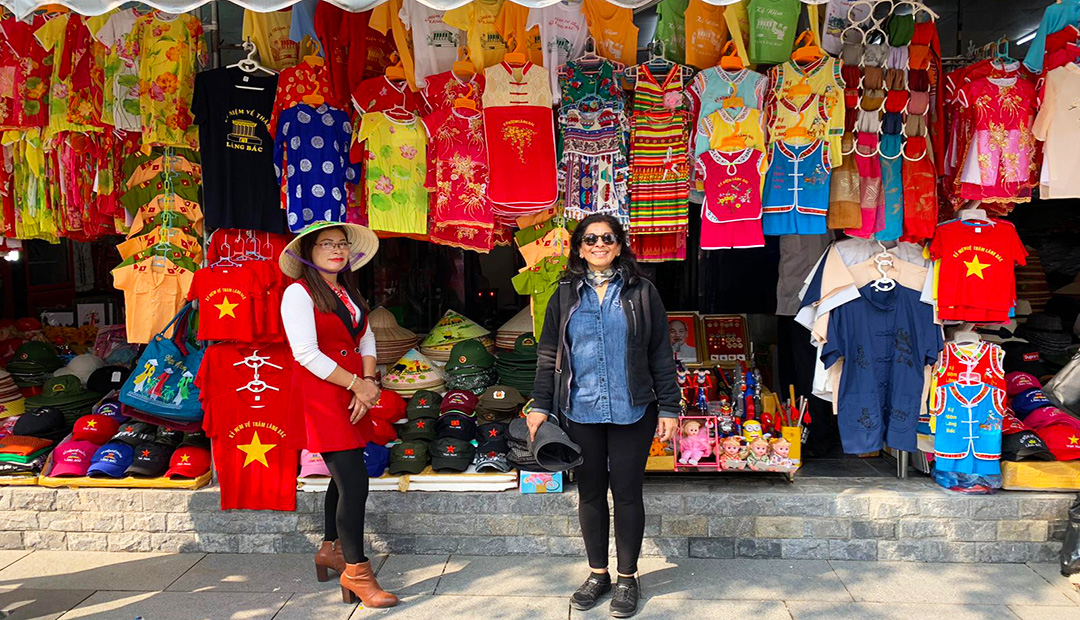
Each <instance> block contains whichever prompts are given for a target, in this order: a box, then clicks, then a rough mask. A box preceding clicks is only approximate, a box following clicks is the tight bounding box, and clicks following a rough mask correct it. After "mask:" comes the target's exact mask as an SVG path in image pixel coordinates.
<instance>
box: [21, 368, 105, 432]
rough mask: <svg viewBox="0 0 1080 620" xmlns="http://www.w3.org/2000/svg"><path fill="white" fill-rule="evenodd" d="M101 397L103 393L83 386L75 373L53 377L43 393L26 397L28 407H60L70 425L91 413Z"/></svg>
mask: <svg viewBox="0 0 1080 620" xmlns="http://www.w3.org/2000/svg"><path fill="white" fill-rule="evenodd" d="M100 399H101V394H98V393H97V392H91V391H89V390H87V389H86V388H84V387H83V384H82V381H80V380H79V378H78V377H76V376H74V375H66V376H61V377H53V378H51V379H49V380H48V381H46V382H45V387H44V388H43V390H42V393H41V394H40V395H38V396H31V397H30V398H27V399H26V406H27V407H33V408H38V407H55V408H57V409H59V410H60V411H61V412H62V413H63V414H64V418H65V419H66V420H67V421H68V425H69V426H73V425H74V424H75V421H76V420H78V419H79V418H80V417H82V416H84V415H86V414H88V413H90V410H91V408H93V406H94V403H96V402H97V401H98V400H100Z"/></svg>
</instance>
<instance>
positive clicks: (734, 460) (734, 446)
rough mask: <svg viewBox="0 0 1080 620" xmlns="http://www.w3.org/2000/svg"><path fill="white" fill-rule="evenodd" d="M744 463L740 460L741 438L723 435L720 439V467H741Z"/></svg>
mask: <svg viewBox="0 0 1080 620" xmlns="http://www.w3.org/2000/svg"><path fill="white" fill-rule="evenodd" d="M745 466H746V463H744V462H743V460H742V440H741V439H740V438H739V437H736V436H734V435H733V436H731V437H724V438H723V439H721V440H720V469H725V470H726V469H742V468H743V467H745Z"/></svg>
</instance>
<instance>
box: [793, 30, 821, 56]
mask: <svg viewBox="0 0 1080 620" xmlns="http://www.w3.org/2000/svg"><path fill="white" fill-rule="evenodd" d="M823 56H825V50H823V49H821V48H820V47H818V45H817V42H816V40H815V39H814V33H813V32H812V31H810V30H803V31H802V33H800V34H799V36H798V38H797V39H795V51H793V52H792V53H791V60H793V61H795V62H796V63H797V64H810V63H813V62H817V61H819V60H821V58H822V57H823Z"/></svg>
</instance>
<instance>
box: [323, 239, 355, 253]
mask: <svg viewBox="0 0 1080 620" xmlns="http://www.w3.org/2000/svg"><path fill="white" fill-rule="evenodd" d="M315 245H317V246H318V247H320V248H322V251H323V252H331V251H333V250H348V249H349V245H350V244H349V242H348V241H320V242H319V243H316V244H315Z"/></svg>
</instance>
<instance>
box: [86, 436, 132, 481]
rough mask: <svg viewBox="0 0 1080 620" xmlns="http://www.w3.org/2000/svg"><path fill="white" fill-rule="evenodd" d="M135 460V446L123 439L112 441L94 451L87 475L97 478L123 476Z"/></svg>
mask: <svg viewBox="0 0 1080 620" xmlns="http://www.w3.org/2000/svg"><path fill="white" fill-rule="evenodd" d="M133 460H135V448H133V447H131V446H130V445H128V444H126V443H124V442H122V441H110V442H109V443H107V444H105V445H103V446H101V447H100V448H98V449H97V452H94V456H93V458H91V459H90V468H89V469H87V470H86V475H87V476H90V477H97V478H102V477H109V478H123V477H124V475H125V472H126V471H127V468H128V467H130V466H131V462H132V461H133Z"/></svg>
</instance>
